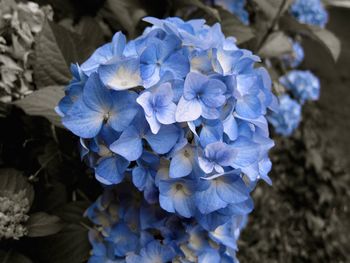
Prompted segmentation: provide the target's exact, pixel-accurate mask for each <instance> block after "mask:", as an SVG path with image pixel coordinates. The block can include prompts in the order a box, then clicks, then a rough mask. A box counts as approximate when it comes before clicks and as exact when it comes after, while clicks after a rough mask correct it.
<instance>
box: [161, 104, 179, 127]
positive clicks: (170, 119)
mask: <svg viewBox="0 0 350 263" xmlns="http://www.w3.org/2000/svg"><path fill="white" fill-rule="evenodd" d="M175 113H176V104H175V103H173V102H171V103H170V104H169V105H168V106H165V107H161V108H157V112H156V116H157V119H158V121H159V122H160V123H162V124H172V123H174V122H176V120H175Z"/></svg>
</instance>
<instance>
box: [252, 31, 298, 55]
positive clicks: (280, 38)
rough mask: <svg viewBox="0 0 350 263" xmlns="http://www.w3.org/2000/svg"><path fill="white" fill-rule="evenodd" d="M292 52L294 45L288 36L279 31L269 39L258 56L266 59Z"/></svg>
mask: <svg viewBox="0 0 350 263" xmlns="http://www.w3.org/2000/svg"><path fill="white" fill-rule="evenodd" d="M292 51H293V47H292V43H291V42H290V41H289V38H288V36H286V35H285V34H284V33H283V32H281V31H279V32H274V33H272V34H271V35H270V36H269V37H268V38H267V40H266V41H265V44H264V45H263V46H262V47H261V49H260V50H259V51H258V54H259V55H260V56H261V57H264V58H272V57H279V56H281V55H283V54H287V53H291V52H292Z"/></svg>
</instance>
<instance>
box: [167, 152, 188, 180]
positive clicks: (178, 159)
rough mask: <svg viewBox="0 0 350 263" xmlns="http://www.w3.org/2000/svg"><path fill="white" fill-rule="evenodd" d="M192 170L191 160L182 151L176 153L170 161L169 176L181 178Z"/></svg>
mask: <svg viewBox="0 0 350 263" xmlns="http://www.w3.org/2000/svg"><path fill="white" fill-rule="evenodd" d="M191 172H192V163H191V161H190V160H189V159H188V158H187V157H186V156H184V155H183V154H182V153H181V152H180V153H178V154H176V155H175V156H174V157H173V158H172V159H171V161H170V170H169V176H170V177H171V178H180V177H184V176H187V175H189V174H190V173H191Z"/></svg>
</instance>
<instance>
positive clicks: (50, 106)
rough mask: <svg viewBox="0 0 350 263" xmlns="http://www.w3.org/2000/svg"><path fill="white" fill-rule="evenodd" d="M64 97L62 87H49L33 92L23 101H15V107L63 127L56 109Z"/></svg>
mask: <svg viewBox="0 0 350 263" xmlns="http://www.w3.org/2000/svg"><path fill="white" fill-rule="evenodd" d="M63 96H64V88H63V87H62V86H49V87H46V88H44V89H40V90H37V91H35V92H33V93H32V94H30V95H29V96H27V97H25V98H24V99H22V100H18V101H15V102H14V105H16V106H18V107H20V108H21V109H23V110H24V112H25V113H27V114H28V115H34V116H42V117H45V118H47V119H48V120H49V121H51V122H52V123H53V124H55V125H57V126H62V125H61V121H60V116H59V115H58V114H57V113H56V112H55V107H56V106H57V104H58V102H59V101H60V99H61V98H63Z"/></svg>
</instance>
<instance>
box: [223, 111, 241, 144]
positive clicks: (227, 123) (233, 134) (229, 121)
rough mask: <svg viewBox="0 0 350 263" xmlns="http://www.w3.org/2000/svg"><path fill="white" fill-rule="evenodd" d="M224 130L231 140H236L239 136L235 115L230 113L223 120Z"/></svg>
mask: <svg viewBox="0 0 350 263" xmlns="http://www.w3.org/2000/svg"><path fill="white" fill-rule="evenodd" d="M223 125H224V132H225V134H226V135H227V136H228V137H229V139H230V140H231V141H233V140H236V139H237V137H238V125H237V121H236V119H235V117H233V115H232V114H230V115H229V116H228V117H227V118H226V120H224V122H223Z"/></svg>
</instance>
